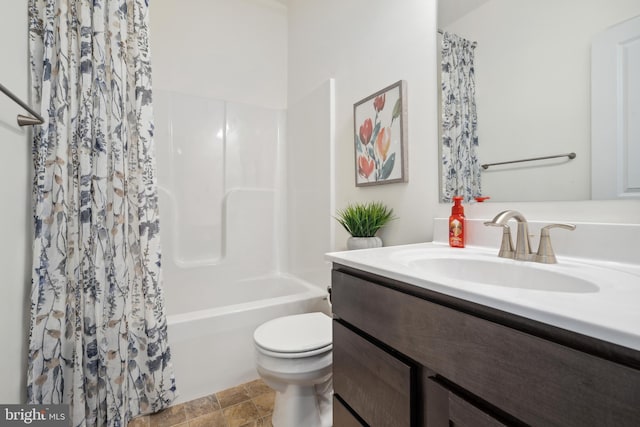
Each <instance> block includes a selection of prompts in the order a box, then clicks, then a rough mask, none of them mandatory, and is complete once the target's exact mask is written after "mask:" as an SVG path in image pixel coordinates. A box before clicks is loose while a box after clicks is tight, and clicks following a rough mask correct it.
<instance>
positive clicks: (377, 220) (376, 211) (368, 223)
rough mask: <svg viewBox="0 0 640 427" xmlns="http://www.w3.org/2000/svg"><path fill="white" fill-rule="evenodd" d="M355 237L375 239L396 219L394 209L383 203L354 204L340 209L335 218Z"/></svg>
mask: <svg viewBox="0 0 640 427" xmlns="http://www.w3.org/2000/svg"><path fill="white" fill-rule="evenodd" d="M334 218H335V219H336V220H337V221H338V222H339V223H340V224H341V225H342V226H343V227H344V228H345V230H347V232H349V234H351V236H353V237H373V236H375V235H376V233H377V232H378V230H380V228H382V227H384V226H385V225H386V224H387V223H388V222H389V221H391V220H393V219H395V217H394V216H393V209H389V208H387V207H386V206H385V205H384V204H383V203H381V202H368V203H354V204H349V205H348V206H347V207H346V208H344V209H339V210H338V211H337V212H336V216H335V217H334Z"/></svg>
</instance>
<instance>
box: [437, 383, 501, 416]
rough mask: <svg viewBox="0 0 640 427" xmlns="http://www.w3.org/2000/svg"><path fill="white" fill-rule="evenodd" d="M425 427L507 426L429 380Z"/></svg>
mask: <svg viewBox="0 0 640 427" xmlns="http://www.w3.org/2000/svg"><path fill="white" fill-rule="evenodd" d="M427 395H428V396H429V399H428V400H427V408H426V410H427V423H426V426H425V427H506V424H503V423H502V422H500V421H498V420H497V419H496V418H494V417H492V416H491V415H489V414H487V413H486V412H484V411H482V410H481V409H479V408H478V407H477V406H475V405H473V404H472V403H470V402H467V401H466V400H465V399H464V398H462V397H460V396H458V395H457V394H455V393H454V392H452V391H450V390H449V389H447V388H446V387H445V386H443V385H442V384H439V383H438V382H436V381H435V380H434V379H432V378H429V379H428V380H427Z"/></svg>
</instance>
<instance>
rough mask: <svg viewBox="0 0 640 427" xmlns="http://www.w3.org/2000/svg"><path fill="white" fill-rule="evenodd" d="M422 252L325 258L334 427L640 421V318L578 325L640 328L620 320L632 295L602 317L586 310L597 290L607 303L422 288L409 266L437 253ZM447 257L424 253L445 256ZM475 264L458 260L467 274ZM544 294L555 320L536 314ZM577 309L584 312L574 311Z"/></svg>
mask: <svg viewBox="0 0 640 427" xmlns="http://www.w3.org/2000/svg"><path fill="white" fill-rule="evenodd" d="M422 248H423V247H422V246H417V247H415V248H414V249H412V250H410V251H409V252H406V251H405V255H398V254H397V253H396V252H394V249H393V248H382V249H379V250H366V251H357V252H360V254H356V253H354V252H351V253H348V254H347V253H334V254H329V255H328V259H329V260H331V261H332V262H333V270H332V303H333V314H334V321H333V341H334V344H333V386H334V426H335V427H343V426H361V425H370V426H426V427H440V426H443V427H448V426H469V427H482V426H503V425H508V426H512V425H515V426H519V425H523V426H524V425H531V426H580V427H585V426H597V427H603V426H615V427H620V426H638V425H640V351H639V349H638V348H637V347H635V348H634V346H635V344H638V346H640V340H638V336H640V331H639V330H640V322H639V323H636V324H635V325H628V329H627V330H622V331H618V332H611V329H613V328H614V327H613V326H611V325H609V324H608V323H607V322H608V321H607V319H592V321H591V322H590V321H588V319H587V320H583V319H582V318H581V316H586V317H587V318H588V317H589V316H590V315H591V314H595V315H596V316H602V314H601V313H606V312H614V311H615V312H616V313H613V315H614V317H615V316H616V315H617V316H619V319H618V321H621V323H624V321H625V320H628V321H632V322H634V321H636V320H638V317H637V314H633V313H632V314H630V315H631V317H629V318H625V317H624V316H626V313H623V312H624V311H625V310H626V308H625V307H633V306H635V307H637V306H638V303H637V302H633V303H631V305H629V306H625V305H624V304H625V302H624V301H622V299H628V298H632V297H633V296H635V294H634V292H636V290H631V291H629V290H627V289H625V288H618V289H616V290H615V291H616V293H619V294H622V296H621V298H622V299H621V300H620V301H619V302H615V301H613V300H612V301H613V302H611V304H612V305H611V306H610V307H608V308H603V309H602V312H598V311H597V310H595V311H593V310H591V311H590V310H589V307H590V304H595V305H597V304H596V303H594V301H596V302H597V295H591V294H597V293H599V292H602V293H603V295H604V298H605V301H606V298H607V293H606V292H605V291H604V290H602V289H598V291H595V290H594V289H587V288H585V289H579V288H575V289H578V290H575V289H573V288H572V289H573V290H571V291H569V290H567V289H565V290H564V291H561V292H553V291H545V290H544V289H517V287H516V289H502V288H500V287H498V289H497V290H495V291H493V290H490V291H488V292H486V293H485V292H483V286H484V285H483V284H478V285H477V288H478V289H479V290H476V291H475V292H476V293H475V294H474V292H472V291H470V290H469V289H472V290H474V289H475V288H469V289H467V288H465V287H466V286H470V285H469V284H467V283H464V281H461V280H460V278H459V277H458V278H457V279H456V278H454V279H452V282H451V283H452V284H453V285H452V286H448V285H447V286H441V285H442V283H443V282H444V281H445V280H444V279H442V277H438V276H437V275H436V276H434V277H435V278H434V279H433V280H432V281H430V280H425V279H424V277H425V273H424V272H423V271H417V270H416V269H415V265H417V264H415V262H413V263H412V262H404V261H402V259H404V260H405V261H406V259H407V257H409V258H410V257H411V256H413V257H414V261H415V260H416V259H417V258H416V257H418V255H416V254H418V253H428V252H429V251H430V250H431V247H430V246H428V245H427V246H424V249H422ZM447 249H448V248H447ZM436 250H439V249H436ZM375 251H378V252H375ZM385 251H386V252H385ZM420 251H422V252H420ZM441 252H443V253H445V255H438V256H439V257H440V258H437V257H436V258H434V255H429V256H431V257H432V259H445V258H446V257H447V256H449V255H447V252H446V249H442V251H441ZM407 253H409V254H413V255H406V254H407ZM434 253H435V252H434ZM459 253H460V252H457V253H456V255H457V254H459ZM465 254H466V253H465ZM481 255H483V254H481ZM487 256H488V255H487ZM453 258H454V259H455V256H454V257H453ZM447 259H448V258H447ZM478 259H481V258H478ZM385 260H389V261H385ZM468 261H469V259H458V260H456V262H459V264H458V265H459V269H460V270H463V269H464V263H465V262H468ZM476 261H477V260H476ZM385 262H388V264H387V265H385ZM500 262H502V261H500ZM393 263H395V264H396V267H393V266H392V264H393ZM503 264H504V266H507V267H508V266H513V265H516V264H514V262H513V261H512V260H511V262H508V261H505V262H504V263H503ZM429 265H430V266H431V265H436V264H429ZM495 267H496V269H498V270H499V269H500V268H501V267H502V266H501V265H499V264H497V265H496V266H495ZM525 268H528V266H526V267H525ZM536 268H538V267H537V266H536V267H534V269H532V270H531V271H533V272H534V273H535V274H538V273H537V270H536ZM540 268H541V269H542V270H541V271H545V272H553V273H554V274H555V272H556V270H558V271H562V270H560V267H556V270H553V268H554V267H540ZM563 268H567V269H569V270H571V268H572V266H570V265H569V266H565V267H563ZM387 272H389V273H388V274H387ZM627 273H628V272H625V273H624V274H627ZM631 273H635V271H632V272H631ZM526 274H527V275H529V271H527V272H526ZM535 274H534V276H535ZM545 274H546V273H545ZM594 274H596V275H597V274H598V273H597V272H596V273H594ZM624 277H629V278H632V279H633V278H636V277H638V276H635V275H634V274H628V275H627V276H624ZM634 280H635V279H634ZM596 283H598V282H597V281H596ZM594 286H595V285H594ZM596 288H597V286H596ZM637 291H638V292H640V287H639V288H638V290H637ZM545 292H546V293H549V294H552V295H551V296H550V298H552V299H553V300H554V301H555V302H551V300H550V302H549V306H550V307H551V308H550V309H549V311H548V312H546V311H545V310H546V309H545V308H544V304H542V305H541V306H542V307H543V308H542V309H540V308H539V307H540V301H542V302H544V295H540V294H544V293H545ZM572 292H573V294H572ZM612 295H613V294H612ZM483 298H484V299H483ZM519 298H520V299H522V301H529V300H532V301H533V303H532V305H530V306H528V305H527V304H528V303H527V302H521V303H518V302H519ZM612 298H615V297H612ZM558 300H559V301H560V303H563V301H566V302H569V303H570V302H572V301H573V303H574V304H575V305H576V306H578V308H577V310H576V313H577V314H575V315H574V314H571V313H570V315H568V318H562V316H561V315H559V314H557V313H556V312H555V311H554V310H556V311H557V309H556V308H554V304H558V302H557V301H558ZM504 301H507V302H506V303H505V302H504ZM638 301H640V300H638ZM617 304H622V305H617ZM579 306H583V307H586V308H587V309H586V310H583V312H580V313H578V312H579V311H580V308H579ZM569 312H571V310H569ZM541 313H542V314H541ZM601 324H602V325H604V326H603V327H602V328H599V326H598V325H601ZM591 331H593V332H591ZM609 337H612V338H611V339H610V338H609ZM629 343H632V344H631V345H628V344H629Z"/></svg>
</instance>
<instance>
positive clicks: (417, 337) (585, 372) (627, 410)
mask: <svg viewBox="0 0 640 427" xmlns="http://www.w3.org/2000/svg"><path fill="white" fill-rule="evenodd" d="M332 278H333V280H332V291H333V294H332V295H333V298H332V300H333V311H334V313H335V314H336V316H337V317H338V318H340V319H342V320H344V321H345V322H347V323H350V324H352V325H354V326H355V327H356V328H358V329H361V330H363V331H364V332H366V333H367V334H369V335H371V336H374V337H376V339H378V340H380V341H381V342H383V343H385V344H387V345H388V346H389V347H392V348H394V349H396V350H398V351H399V352H400V353H403V354H404V355H406V356H408V357H409V358H411V359H412V360H415V361H416V362H417V363H419V364H420V365H423V366H426V367H428V368H429V369H431V370H433V371H435V372H437V373H438V374H440V375H442V376H443V377H444V378H447V379H448V380H449V381H451V382H452V383H454V384H456V385H457V386H459V387H462V388H463V389H465V390H467V391H468V392H470V393H472V394H473V395H475V396H478V397H481V398H482V399H484V400H485V401H487V402H489V403H490V404H492V405H494V406H495V407H498V408H501V409H502V410H503V411H505V413H506V414H508V415H510V416H513V417H515V418H516V419H519V420H522V421H523V422H525V423H527V424H531V425H558V426H563V427H564V426H567V427H568V426H579V427H584V426H598V427H602V426H615V427H620V426H637V420H640V371H638V370H636V369H632V368H629V367H626V366H623V365H620V364H617V363H614V362H611V361H608V360H606V359H602V358H599V357H595V356H592V355H589V354H586V353H582V352H580V351H577V350H574V349H571V348H569V347H565V346H562V345H559V344H556V343H554V342H552V341H548V340H545V339H542V338H539V337H536V336H533V335H530V334H526V333H524V332H521V331H518V330H515V329H512V328H509V327H507V326H504V325H500V324H497V323H493V322H490V321H488V320H485V319H482V318H479V317H475V316H473V315H470V314H466V313H463V312H460V311H457V310H454V309H452V308H448V307H445V306H442V305H439V304H436V303H433V302H430V301H427V300H425V299H422V298H418V297H414V296H411V295H408V294H405V293H402V292H399V291H397V290H394V289H391V288H388V287H385V286H382V285H380V284H377V283H374V282H370V281H367V280H364V279H361V278H358V277H355V276H352V275H349V274H346V273H343V272H340V271H336V270H334V271H333V276H332Z"/></svg>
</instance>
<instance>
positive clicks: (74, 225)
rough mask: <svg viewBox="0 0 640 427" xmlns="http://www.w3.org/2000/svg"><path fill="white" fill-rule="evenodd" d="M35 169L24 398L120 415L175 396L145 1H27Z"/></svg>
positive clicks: (114, 418) (85, 417)
mask: <svg viewBox="0 0 640 427" xmlns="http://www.w3.org/2000/svg"><path fill="white" fill-rule="evenodd" d="M29 14H30V20H29V23H30V25H29V35H30V44H29V48H30V49H29V50H30V54H31V58H30V59H31V66H32V70H31V71H32V83H33V95H34V102H33V104H34V105H36V106H39V110H40V113H41V115H42V116H43V117H44V118H45V124H44V125H42V126H37V127H34V131H33V132H34V144H33V157H34V158H33V161H34V168H35V178H34V185H33V200H34V219H35V224H34V232H35V233H34V234H35V238H34V245H33V279H32V294H31V328H30V334H29V355H28V356H29V357H28V370H27V380H28V386H27V394H28V396H27V397H28V403H34V404H57V403H68V404H70V405H71V421H72V424H73V425H75V426H83V427H84V426H114V427H115V426H121V425H126V424H127V422H128V420H129V419H130V418H131V417H134V416H136V415H139V414H144V413H150V412H155V411H158V410H160V409H163V408H165V407H167V406H168V405H169V404H171V402H172V401H173V400H174V398H175V391H176V388H175V382H174V377H173V368H172V365H171V353H170V350H169V344H168V340H167V323H166V317H165V310H164V300H163V293H162V271H161V266H160V236H159V220H158V195H157V189H156V171H155V158H154V152H153V150H154V148H153V117H152V105H151V69H150V52H149V41H148V6H147V4H146V2H144V1H128V0H127V1H125V0H109V1H106V2H103V3H95V4H89V3H86V2H74V1H62V0H61V1H58V2H56V3H54V4H52V3H51V2H45V1H41V0H31V1H30V2H29Z"/></svg>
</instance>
